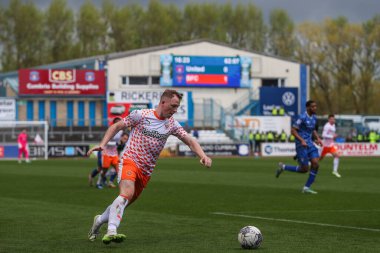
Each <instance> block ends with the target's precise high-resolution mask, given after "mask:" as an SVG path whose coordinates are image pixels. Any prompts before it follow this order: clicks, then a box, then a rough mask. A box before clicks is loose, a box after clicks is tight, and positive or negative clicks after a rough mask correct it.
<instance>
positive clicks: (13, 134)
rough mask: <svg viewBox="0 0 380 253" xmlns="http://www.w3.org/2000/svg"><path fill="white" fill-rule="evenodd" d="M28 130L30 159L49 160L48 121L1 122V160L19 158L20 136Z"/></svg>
mask: <svg viewBox="0 0 380 253" xmlns="http://www.w3.org/2000/svg"><path fill="white" fill-rule="evenodd" d="M23 130H26V133H27V135H28V145H29V157H30V158H31V159H36V158H44V159H45V160H47V159H48V152H47V151H48V130H49V125H48V123H47V121H0V159H17V158H18V143H17V139H18V135H19V134H20V133H21V132H22V131H23Z"/></svg>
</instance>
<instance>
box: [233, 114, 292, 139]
mask: <svg viewBox="0 0 380 253" xmlns="http://www.w3.org/2000/svg"><path fill="white" fill-rule="evenodd" d="M226 129H227V130H233V133H234V137H235V138H237V139H241V137H242V136H246V135H248V134H249V132H250V131H253V132H256V131H259V132H260V133H261V132H268V131H274V132H277V133H281V131H282V130H284V131H285V133H286V134H287V135H290V129H291V118H290V117H289V116H283V117H278V116H277V117H275V116H273V117H272V116H237V117H234V118H229V119H226Z"/></svg>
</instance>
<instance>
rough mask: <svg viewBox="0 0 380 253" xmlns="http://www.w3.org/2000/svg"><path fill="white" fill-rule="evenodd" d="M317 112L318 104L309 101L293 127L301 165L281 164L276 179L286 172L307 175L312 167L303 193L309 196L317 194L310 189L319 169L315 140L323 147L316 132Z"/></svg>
mask: <svg viewBox="0 0 380 253" xmlns="http://www.w3.org/2000/svg"><path fill="white" fill-rule="evenodd" d="M316 112H317V103H316V102H315V101H313V100H309V101H307V102H306V112H305V113H304V114H301V115H300V116H299V117H298V119H297V121H296V122H295V123H294V124H293V126H292V131H291V132H292V134H293V135H294V136H295V137H296V152H297V160H298V164H299V165H298V166H294V165H286V164H283V163H281V162H280V163H279V164H278V169H277V172H276V177H279V176H280V174H281V173H282V172H284V171H291V172H298V173H306V172H308V171H309V166H310V174H309V178H308V179H307V181H306V184H305V186H304V187H303V189H302V192H303V193H309V194H317V192H316V191H314V190H312V189H311V188H310V187H311V185H312V184H313V183H314V180H315V177H316V176H317V174H318V168H319V164H318V161H319V153H318V149H317V147H316V146H315V145H314V143H313V138H314V142H315V143H316V144H318V145H320V146H322V141H321V139H320V138H319V136H318V133H317V131H316V124H317V118H316V117H315V113H316ZM309 162H310V165H309Z"/></svg>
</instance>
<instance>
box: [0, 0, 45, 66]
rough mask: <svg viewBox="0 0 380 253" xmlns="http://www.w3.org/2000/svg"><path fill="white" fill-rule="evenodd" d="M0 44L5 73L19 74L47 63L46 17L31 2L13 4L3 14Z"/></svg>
mask: <svg viewBox="0 0 380 253" xmlns="http://www.w3.org/2000/svg"><path fill="white" fill-rule="evenodd" d="M2 12H3V13H2V19H1V27H0V28H1V29H0V30H1V32H0V34H1V35H0V40H1V41H0V42H1V44H2V47H3V53H2V55H1V61H2V66H3V70H5V71H7V70H15V69H19V68H26V67H32V66H35V65H38V64H40V63H42V62H43V60H44V58H43V56H44V55H43V48H44V37H43V15H42V13H41V12H40V11H39V10H38V9H37V8H36V7H35V6H34V4H33V3H31V2H28V3H25V4H23V3H22V2H21V1H20V0H11V2H10V4H9V7H8V8H7V9H5V10H3V11H2Z"/></svg>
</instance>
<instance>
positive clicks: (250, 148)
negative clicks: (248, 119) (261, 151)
mask: <svg viewBox="0 0 380 253" xmlns="http://www.w3.org/2000/svg"><path fill="white" fill-rule="evenodd" d="M248 138H249V153H253V145H254V142H255V135H254V134H253V131H252V130H251V131H249V136H248Z"/></svg>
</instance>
